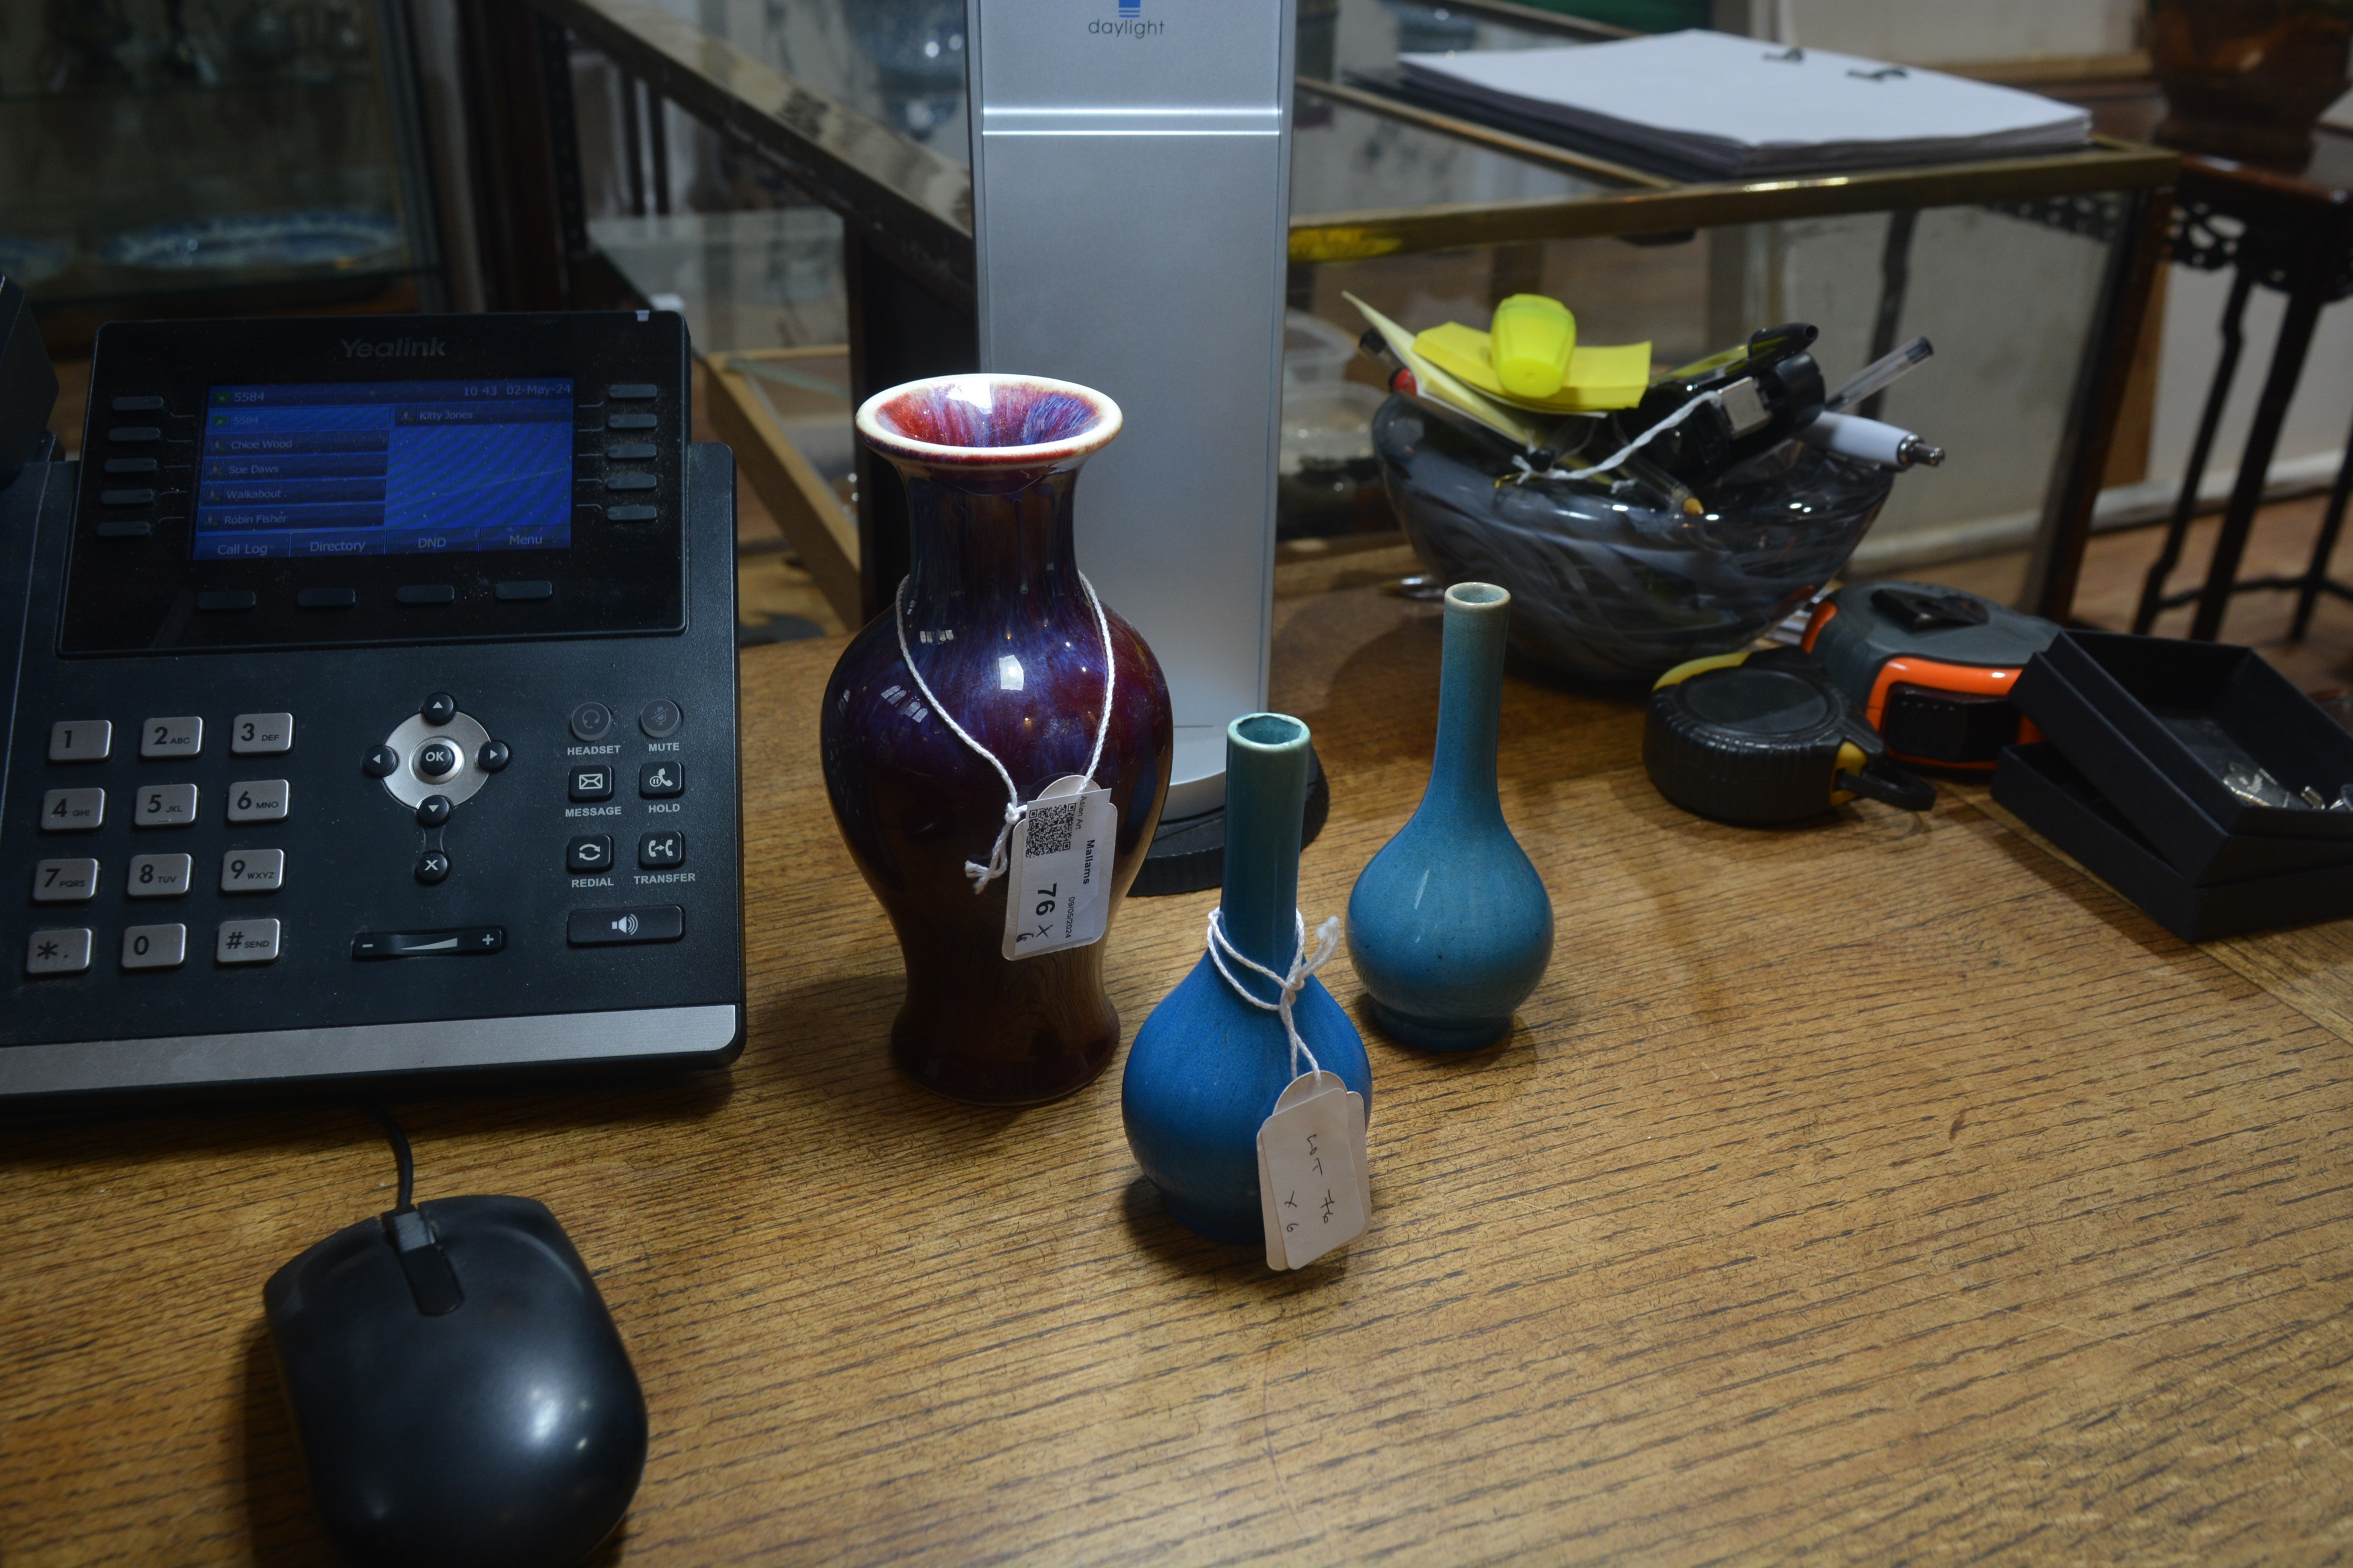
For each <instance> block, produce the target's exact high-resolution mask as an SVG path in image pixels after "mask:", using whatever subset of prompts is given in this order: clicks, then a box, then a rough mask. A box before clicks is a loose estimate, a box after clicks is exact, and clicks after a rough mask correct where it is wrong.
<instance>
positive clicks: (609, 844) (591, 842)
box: [564, 833, 613, 871]
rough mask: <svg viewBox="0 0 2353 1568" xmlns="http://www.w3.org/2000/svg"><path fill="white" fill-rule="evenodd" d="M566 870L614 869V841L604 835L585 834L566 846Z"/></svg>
mask: <svg viewBox="0 0 2353 1568" xmlns="http://www.w3.org/2000/svg"><path fill="white" fill-rule="evenodd" d="M564 868H565V870H567V871H609V870H611V869H612V868H613V840H612V839H611V838H610V837H607V835H605V834H602V833H584V834H582V835H581V836H580V837H577V838H575V839H574V840H573V841H572V842H571V843H570V844H568V845H566V846H565V849H564Z"/></svg>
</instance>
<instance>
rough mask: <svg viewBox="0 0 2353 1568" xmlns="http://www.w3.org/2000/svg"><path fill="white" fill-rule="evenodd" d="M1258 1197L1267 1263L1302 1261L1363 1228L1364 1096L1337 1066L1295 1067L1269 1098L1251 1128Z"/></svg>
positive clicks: (1367, 1198)
mask: <svg viewBox="0 0 2353 1568" xmlns="http://www.w3.org/2000/svg"><path fill="white" fill-rule="evenodd" d="M1258 1197H1259V1213H1260V1215H1261V1217H1262V1218H1263V1219H1264V1220H1265V1222H1266V1266H1267V1267H1268V1268H1305V1267H1306V1266H1307V1265H1308V1264H1310V1263H1313V1262H1314V1261H1315V1260H1316V1259H1317V1258H1321V1257H1323V1256H1324V1254H1325V1253H1327V1252H1329V1251H1331V1250H1332V1249H1333V1248H1334V1247H1344V1246H1345V1245H1346V1244H1347V1243H1349V1242H1351V1241H1354V1240H1355V1239H1356V1237H1359V1236H1361V1235H1363V1234H1364V1229H1365V1225H1366V1221H1367V1220H1368V1219H1370V1217H1371V1215H1372V1212H1373V1184H1372V1175H1371V1173H1370V1171H1369V1169H1368V1168H1367V1166H1366V1160H1365V1100H1364V1097H1363V1096H1362V1095H1359V1094H1356V1093H1355V1092H1353V1091H1351V1090H1350V1089H1349V1088H1348V1086H1347V1085H1345V1084H1344V1083H1342V1082H1341V1081H1340V1077H1339V1075H1338V1074H1337V1073H1328V1072H1306V1073H1302V1074H1300V1075H1299V1076H1298V1077H1297V1078H1295V1079H1292V1080H1291V1083H1290V1086H1289V1087H1288V1088H1286V1089H1284V1090H1283V1091H1282V1093H1281V1094H1280V1095H1277V1096H1276V1097H1275V1101H1274V1114H1273V1115H1271V1116H1270V1117H1268V1118H1267V1119H1266V1120H1265V1121H1263V1122H1261V1124H1260V1126H1259V1130H1258Z"/></svg>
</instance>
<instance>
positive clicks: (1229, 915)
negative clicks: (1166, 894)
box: [1120, 713, 1373, 1242]
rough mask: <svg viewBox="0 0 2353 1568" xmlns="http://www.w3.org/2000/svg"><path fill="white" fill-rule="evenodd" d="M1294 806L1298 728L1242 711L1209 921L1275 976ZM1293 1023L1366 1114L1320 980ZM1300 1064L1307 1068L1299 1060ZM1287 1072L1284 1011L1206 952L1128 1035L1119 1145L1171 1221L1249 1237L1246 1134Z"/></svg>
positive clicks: (1302, 772)
mask: <svg viewBox="0 0 2353 1568" xmlns="http://www.w3.org/2000/svg"><path fill="white" fill-rule="evenodd" d="M1306 802H1307V726H1306V725H1304V724H1303V723H1301V722H1300V721H1298V720H1296V719H1293V718H1289V717H1287V716H1285V715H1283V714H1281V713H1251V714H1247V715H1245V716H1244V717H1242V718H1240V719H1237V720H1235V721H1233V722H1232V723H1230V724H1229V725H1227V726H1226V872H1225V891H1224V893H1223V895H1222V897H1223V899H1224V905H1223V909H1222V911H1221V913H1220V915H1219V919H1220V920H1222V921H1223V922H1224V926H1225V932H1226V940H1227V941H1228V942H1231V943H1232V944H1233V947H1234V949H1235V951H1236V952H1240V953H1241V954H1242V956H1244V957H1246V958H1248V959H1250V961H1251V962H1252V963H1260V964H1263V965H1264V966H1266V967H1267V968H1269V969H1271V970H1273V971H1274V972H1275V973H1278V974H1287V973H1290V971H1291V967H1292V964H1293V961H1294V960H1295V958H1296V957H1297V955H1298V953H1299V951H1300V947H1301V938H1302V932H1301V927H1300V917H1299V910H1298V905H1299V827H1300V816H1301V814H1302V812H1303V810H1304V809H1305V806H1306ZM1307 945H1308V946H1310V947H1312V946H1313V945H1314V943H1313V942H1312V941H1310V942H1308V943H1307ZM1227 968H1229V969H1230V970H1232V971H1233V973H1234V977H1235V978H1236V979H1237V980H1239V981H1240V982H1241V983H1242V984H1245V985H1248V986H1250V989H1251V994H1253V995H1255V996H1258V997H1259V998H1261V1000H1263V1001H1266V1002H1269V1003H1271V1002H1274V1001H1276V1000H1278V999H1279V996H1280V990H1281V988H1280V987H1278V986H1277V985H1276V984H1274V983H1273V982H1272V981H1270V980H1266V979H1263V978H1262V977H1261V976H1259V975H1257V974H1255V973H1251V972H1250V970H1248V969H1245V968H1243V967H1242V966H1241V965H1240V964H1238V963H1232V962H1231V961H1230V960H1229V962H1228V963H1227ZM1292 1019H1293V1022H1294V1023H1295V1024H1296V1025H1297V1026H1298V1027H1299V1033H1300V1037H1301V1038H1302V1039H1303V1040H1304V1041H1305V1042H1306V1045H1307V1048H1308V1049H1309V1050H1310V1051H1311V1052H1313V1053H1314V1057H1315V1059H1316V1062H1317V1063H1318V1064H1319V1065H1320V1066H1321V1067H1322V1068H1324V1071H1326V1072H1332V1073H1337V1074H1338V1075H1339V1076H1340V1079H1341V1081H1342V1082H1344V1083H1345V1084H1346V1085H1347V1086H1348V1087H1349V1088H1350V1089H1354V1090H1356V1093H1358V1094H1360V1095H1362V1096H1364V1099H1365V1114H1366V1116H1367V1117H1368V1118H1369V1117H1370V1116H1371V1114H1372V1103H1373V1075H1372V1067H1371V1064H1370V1063H1368V1062H1367V1061H1366V1059H1365V1042H1364V1040H1363V1038H1362V1037H1359V1036H1358V1035H1357V1033H1356V1025H1355V1024H1353V1023H1351V1022H1350V1021H1349V1018H1348V1015H1347V1013H1346V1012H1345V1010H1343V1009H1342V1007H1341V1006H1340V1004H1339V1003H1337V1002H1335V1001H1334V1000H1333V999H1332V994H1331V993H1330V992H1329V991H1327V990H1325V989H1324V983H1323V982H1322V981H1320V980H1317V979H1315V978H1314V977H1312V976H1311V977H1310V978H1309V979H1308V981H1307V984H1306V985H1305V986H1304V987H1303V989H1302V990H1301V991H1300V993H1299V996H1298V999H1297V1001H1295V1002H1294V1003H1293V1005H1292ZM1300 1070H1301V1071H1305V1070H1307V1068H1306V1067H1305V1065H1304V1063H1302V1065H1301V1068H1300ZM1292 1077H1293V1073H1292V1069H1291V1043H1290V1038H1289V1037H1288V1036H1286V1035H1285V1034H1284V1033H1283V1029H1282V1019H1280V1018H1279V1017H1277V1016H1275V1015H1274V1014H1272V1013H1271V1012H1267V1011H1265V1010H1264V1009H1262V1008H1259V1007H1253V1006H1251V1005H1250V1004H1249V1003H1247V1002H1244V1001H1243V1000H1242V999H1241V998H1240V996H1237V995H1236V994H1234V992H1233V988H1232V987H1231V986H1230V985H1229V984H1228V983H1227V981H1226V978H1225V976H1224V975H1222V974H1220V973H1218V966H1217V965H1216V964H1215V963H1212V962H1211V961H1210V958H1209V955H1208V952H1207V951H1206V950H1205V951H1204V952H1203V953H1202V955H1201V961H1200V962H1199V963H1196V964H1195V965H1194V966H1193V972H1192V973H1190V974H1188V975H1187V976H1186V977H1185V979H1184V982H1183V983H1182V984H1179V985H1178V986H1177V987H1176V990H1174V991H1172V992H1170V993H1169V994H1168V995H1167V997H1166V999H1165V1000H1163V1001H1162V1002H1161V1004H1160V1005H1159V1006H1157V1007H1155V1008H1154V1009H1153V1010H1152V1016H1150V1017H1149V1018H1146V1019H1145V1021H1144V1027H1143V1028H1141V1029H1139V1030H1137V1031H1136V1034H1135V1044H1134V1047H1131V1048H1130V1049H1129V1051H1128V1055H1127V1075H1126V1078H1125V1079H1124V1083H1123V1085H1122V1088H1121V1091H1120V1110H1121V1113H1122V1114H1123V1115H1124V1118H1125V1119H1126V1121H1127V1142H1128V1146H1129V1147H1130V1148H1131V1149H1133V1150H1134V1151H1135V1163H1137V1164H1139V1165H1141V1166H1143V1167H1144V1173H1145V1175H1147V1176H1149V1177H1151V1178H1152V1184H1153V1185H1155V1186H1156V1187H1158V1188H1159V1189H1160V1194H1161V1196H1162V1197H1164V1198H1165V1199H1166V1200H1167V1204H1168V1212H1169V1213H1170V1214H1171V1215H1175V1216H1176V1221H1177V1223H1178V1224H1180V1225H1183V1226H1185V1227H1186V1228H1187V1229H1188V1230H1194V1231H1198V1232H1199V1233H1200V1234H1201V1235H1203V1236H1206V1237H1211V1238H1213V1239H1215V1240H1218V1241H1239V1242H1255V1241H1257V1240H1259V1239H1261V1237H1262V1236H1263V1235H1264V1230H1263V1225H1264V1222H1263V1220H1262V1219H1261V1216H1260V1213H1259V1197H1258V1130H1259V1127H1260V1124H1261V1123H1262V1122H1264V1121H1266V1119H1267V1117H1268V1116H1269V1115H1271V1114H1272V1112H1273V1110H1274V1100H1275V1096H1277V1095H1279V1094H1281V1093H1282V1091H1283V1089H1284V1088H1285V1087H1286V1086H1287V1085H1289V1083H1290V1082H1291V1080H1292Z"/></svg>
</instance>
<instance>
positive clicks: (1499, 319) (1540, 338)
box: [1488, 294, 1577, 398]
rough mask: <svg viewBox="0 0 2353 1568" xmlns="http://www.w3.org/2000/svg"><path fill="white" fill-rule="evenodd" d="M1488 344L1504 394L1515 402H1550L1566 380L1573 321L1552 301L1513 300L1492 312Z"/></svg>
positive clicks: (1517, 296) (1516, 297) (1532, 296)
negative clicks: (1525, 399)
mask: <svg viewBox="0 0 2353 1568" xmlns="http://www.w3.org/2000/svg"><path fill="white" fill-rule="evenodd" d="M1489 344H1490V346H1489V351H1488V352H1489V353H1490V355H1491V356H1492V359H1493V364H1494V367H1495V375H1496V378H1497V379H1498V380H1500V381H1501V382H1502V383H1503V384H1504V391H1506V392H1508V393H1510V394H1511V395H1513V396H1514V397H1530V398H1547V397H1551V396H1553V395H1555V394H1556V393H1557V392H1559V391H1560V389H1561V386H1562V384H1564V383H1565V382H1567V380H1568V361H1569V356H1570V355H1571V354H1572V353H1576V351H1577V318H1576V317H1575V316H1572V315H1570V314H1569V313H1568V307H1567V306H1566V305H1564V304H1562V303H1561V302H1560V301H1559V300H1547V299H1546V298H1545V297H1544V296H1543V295H1541V294H1514V295H1512V296H1511V297H1510V298H1509V299H1507V300H1504V302H1503V303H1502V304H1500V305H1498V306H1496V307H1495V321H1494V327H1493V331H1492V333H1491V334H1490V338H1489Z"/></svg>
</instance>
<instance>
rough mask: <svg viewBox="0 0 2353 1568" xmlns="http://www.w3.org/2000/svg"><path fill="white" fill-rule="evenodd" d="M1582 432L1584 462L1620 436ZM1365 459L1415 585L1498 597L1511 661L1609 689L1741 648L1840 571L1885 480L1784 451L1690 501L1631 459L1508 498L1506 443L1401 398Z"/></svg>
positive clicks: (1613, 431) (1864, 468) (1885, 473)
mask: <svg viewBox="0 0 2353 1568" xmlns="http://www.w3.org/2000/svg"><path fill="white" fill-rule="evenodd" d="M1586 423H1589V424H1590V425H1592V426H1594V429H1593V432H1592V434H1591V437H1590V438H1589V439H1588V441H1587V442H1586V444H1585V450H1586V451H1588V453H1590V454H1592V455H1593V456H1595V457H1600V456H1605V455H1607V454H1608V453H1609V451H1610V450H1612V449H1614V448H1615V447H1616V446H1617V445H1619V444H1620V440H1621V439H1622V437H1621V434H1620V432H1621V431H1622V428H1623V426H1622V425H1620V423H1619V421H1617V420H1615V419H1600V420H1593V421H1588V422H1586ZM1373 449H1374V452H1375V453H1376V455H1377V457H1378V458H1379V460H1380V465H1381V479H1382V483H1383V485H1384V486H1385V487H1386V488H1387V489H1388V497H1389V502H1390V505H1391V506H1392V507H1393V508H1394V509H1395V510H1396V511H1397V514H1398V519H1399V520H1400V521H1403V523H1404V524H1405V531H1406V536H1407V538H1409V540H1411V541H1412V542H1413V547H1414V551H1415V552H1416V553H1417V554H1419V556H1420V557H1421V559H1422V560H1423V562H1424V563H1427V564H1428V565H1429V567H1430V570H1431V571H1433V572H1435V573H1437V574H1439V575H1440V576H1442V577H1444V578H1445V579H1446V581H1447V582H1448V583H1449V584H1455V583H1472V582H1477V583H1494V584H1500V585H1501V586H1503V587H1504V588H1508V589H1510V590H1511V593H1512V598H1513V601H1514V602H1513V605H1512V638H1511V640H1512V646H1513V647H1515V648H1517V649H1518V650H1519V651H1520V652H1521V653H1522V654H1524V655H1525V656H1526V657H1527V658H1532V659H1534V660H1535V661H1536V662H1538V663H1540V664H1543V665H1546V666H1549V667H1550V668H1555V669H1558V670H1562V671H1565V672H1567V673H1569V674H1572V675H1576V676H1579V677H1582V678H1584V679H1590V680H1598V681H1606V682H1611V683H1629V682H1636V681H1641V682H1648V681H1651V680H1653V679H1657V678H1658V677H1659V676H1660V675H1662V674H1664V673H1665V672H1666V671H1667V670H1669V669H1672V668H1674V667H1675V666H1676V665H1678V664H1681V663H1683V661H1684V660H1685V659H1691V658H1705V657H1707V656H1708V655H1711V654H1719V653H1731V652H1733V651H1734V650H1735V649H1737V648H1742V647H1746V646H1747V645H1748V644H1750V643H1751V642H1754V641H1755V640H1756V639H1757V637H1758V636H1760V635H1761V634H1762V633H1764V632H1765V631H1766V630H1767V628H1768V627H1770V626H1772V625H1773V624H1774V623H1775V622H1777V621H1779V620H1780V619H1782V618H1783V617H1784V616H1788V614H1789V613H1790V612H1791V611H1792V610H1795V609H1796V608H1797V607H1798V606H1799V605H1802V604H1804V603H1805V602H1806V600H1807V599H1808V598H1810V597H1811V596H1812V595H1813V594H1814V593H1815V592H1816V591H1817V590H1819V589H1820V588H1821V587H1822V586H1823V585H1824V584H1827V583H1829V582H1830V581H1831V577H1832V576H1833V575H1835V574H1836V573H1837V572H1838V570H1839V568H1840V567H1841V566H1843V565H1845V564H1846V558H1847V557H1848V556H1849V555H1850V554H1852V553H1853V551H1854V547H1855V546H1856V545H1857V544H1859V543H1861V542H1862V536H1863V534H1864V532H1865V531H1867V530H1869V528H1870V527H1871V524H1872V521H1873V519H1874V518H1876V517H1877V516H1878V515H1879V509H1880V507H1881V506H1883V504H1885V502H1886V500H1887V492H1888V489H1889V488H1890V487H1891V486H1892V485H1893V484H1894V479H1895V475H1894V470H1893V469H1889V468H1881V467H1879V466H1878V465H1877V464H1875V463H1865V462H1860V461H1857V460H1855V459H1853V458H1841V457H1837V456H1834V455H1832V454H1831V453H1827V452H1822V451H1819V450H1817V449H1815V448H1814V447H1803V446H1799V445H1798V444H1796V443H1794V442H1792V443H1790V444H1789V445H1788V446H1787V447H1784V448H1783V449H1782V450H1781V451H1780V452H1779V453H1777V454H1775V455H1773V456H1771V457H1769V458H1763V459H1759V460H1757V461H1756V462H1752V463H1749V464H1747V465H1745V466H1744V467H1743V468H1740V469H1736V470H1735V471H1734V472H1733V473H1732V474H1730V475H1727V476H1725V478H1724V479H1717V480H1715V481H1713V482H1712V483H1710V484H1707V485H1705V486H1703V487H1701V488H1700V489H1697V490H1692V489H1685V488H1683V486H1681V485H1680V484H1678V483H1677V482H1676V481H1675V480H1674V479H1672V478H1670V477H1669V476H1667V475H1666V474H1665V473H1663V472H1662V471H1661V470H1659V469H1657V468H1652V467H1651V465H1649V464H1646V463H1644V462H1642V461H1641V458H1633V459H1630V461H1629V463H1628V464H1627V465H1626V467H1625V468H1622V469H1620V470H1617V473H1618V474H1619V475H1620V478H1619V479H1618V480H1617V482H1616V483H1615V484H1610V483H1608V482H1607V476H1603V477H1597V478H1596V479H1592V480H1581V481H1575V482H1567V481H1562V480H1556V479H1540V480H1533V481H1529V482H1525V483H1512V482H1508V481H1509V479H1511V478H1512V477H1513V476H1515V475H1517V474H1518V473H1519V472H1520V469H1519V467H1518V465H1516V464H1515V463H1514V460H1513V458H1514V454H1515V451H1516V448H1514V447H1513V446H1512V445H1511V444H1510V443H1509V442H1506V441H1504V439H1502V438H1501V437H1495V436H1492V435H1490V434H1488V433H1487V432H1486V431H1484V430H1482V429H1480V428H1478V427H1476V426H1471V425H1469V424H1468V423H1466V422H1463V421H1461V420H1458V419H1457V418H1455V417H1454V416H1451V414H1440V413H1438V412H1436V411H1434V410H1432V409H1431V408H1430V407H1429V406H1428V405H1424V404H1422V403H1420V402H1419V401H1418V400H1416V399H1413V398H1409V397H1404V396H1391V397H1390V398H1389V399H1388V401H1387V402H1386V403H1384V404H1383V405H1381V407H1380V411H1379V412H1378V413H1377V414H1376V415H1375V416H1373ZM1559 466H1560V467H1562V468H1574V467H1576V466H1577V463H1576V461H1575V459H1573V458H1562V459H1560V463H1559ZM1499 481H1504V482H1499Z"/></svg>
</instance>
